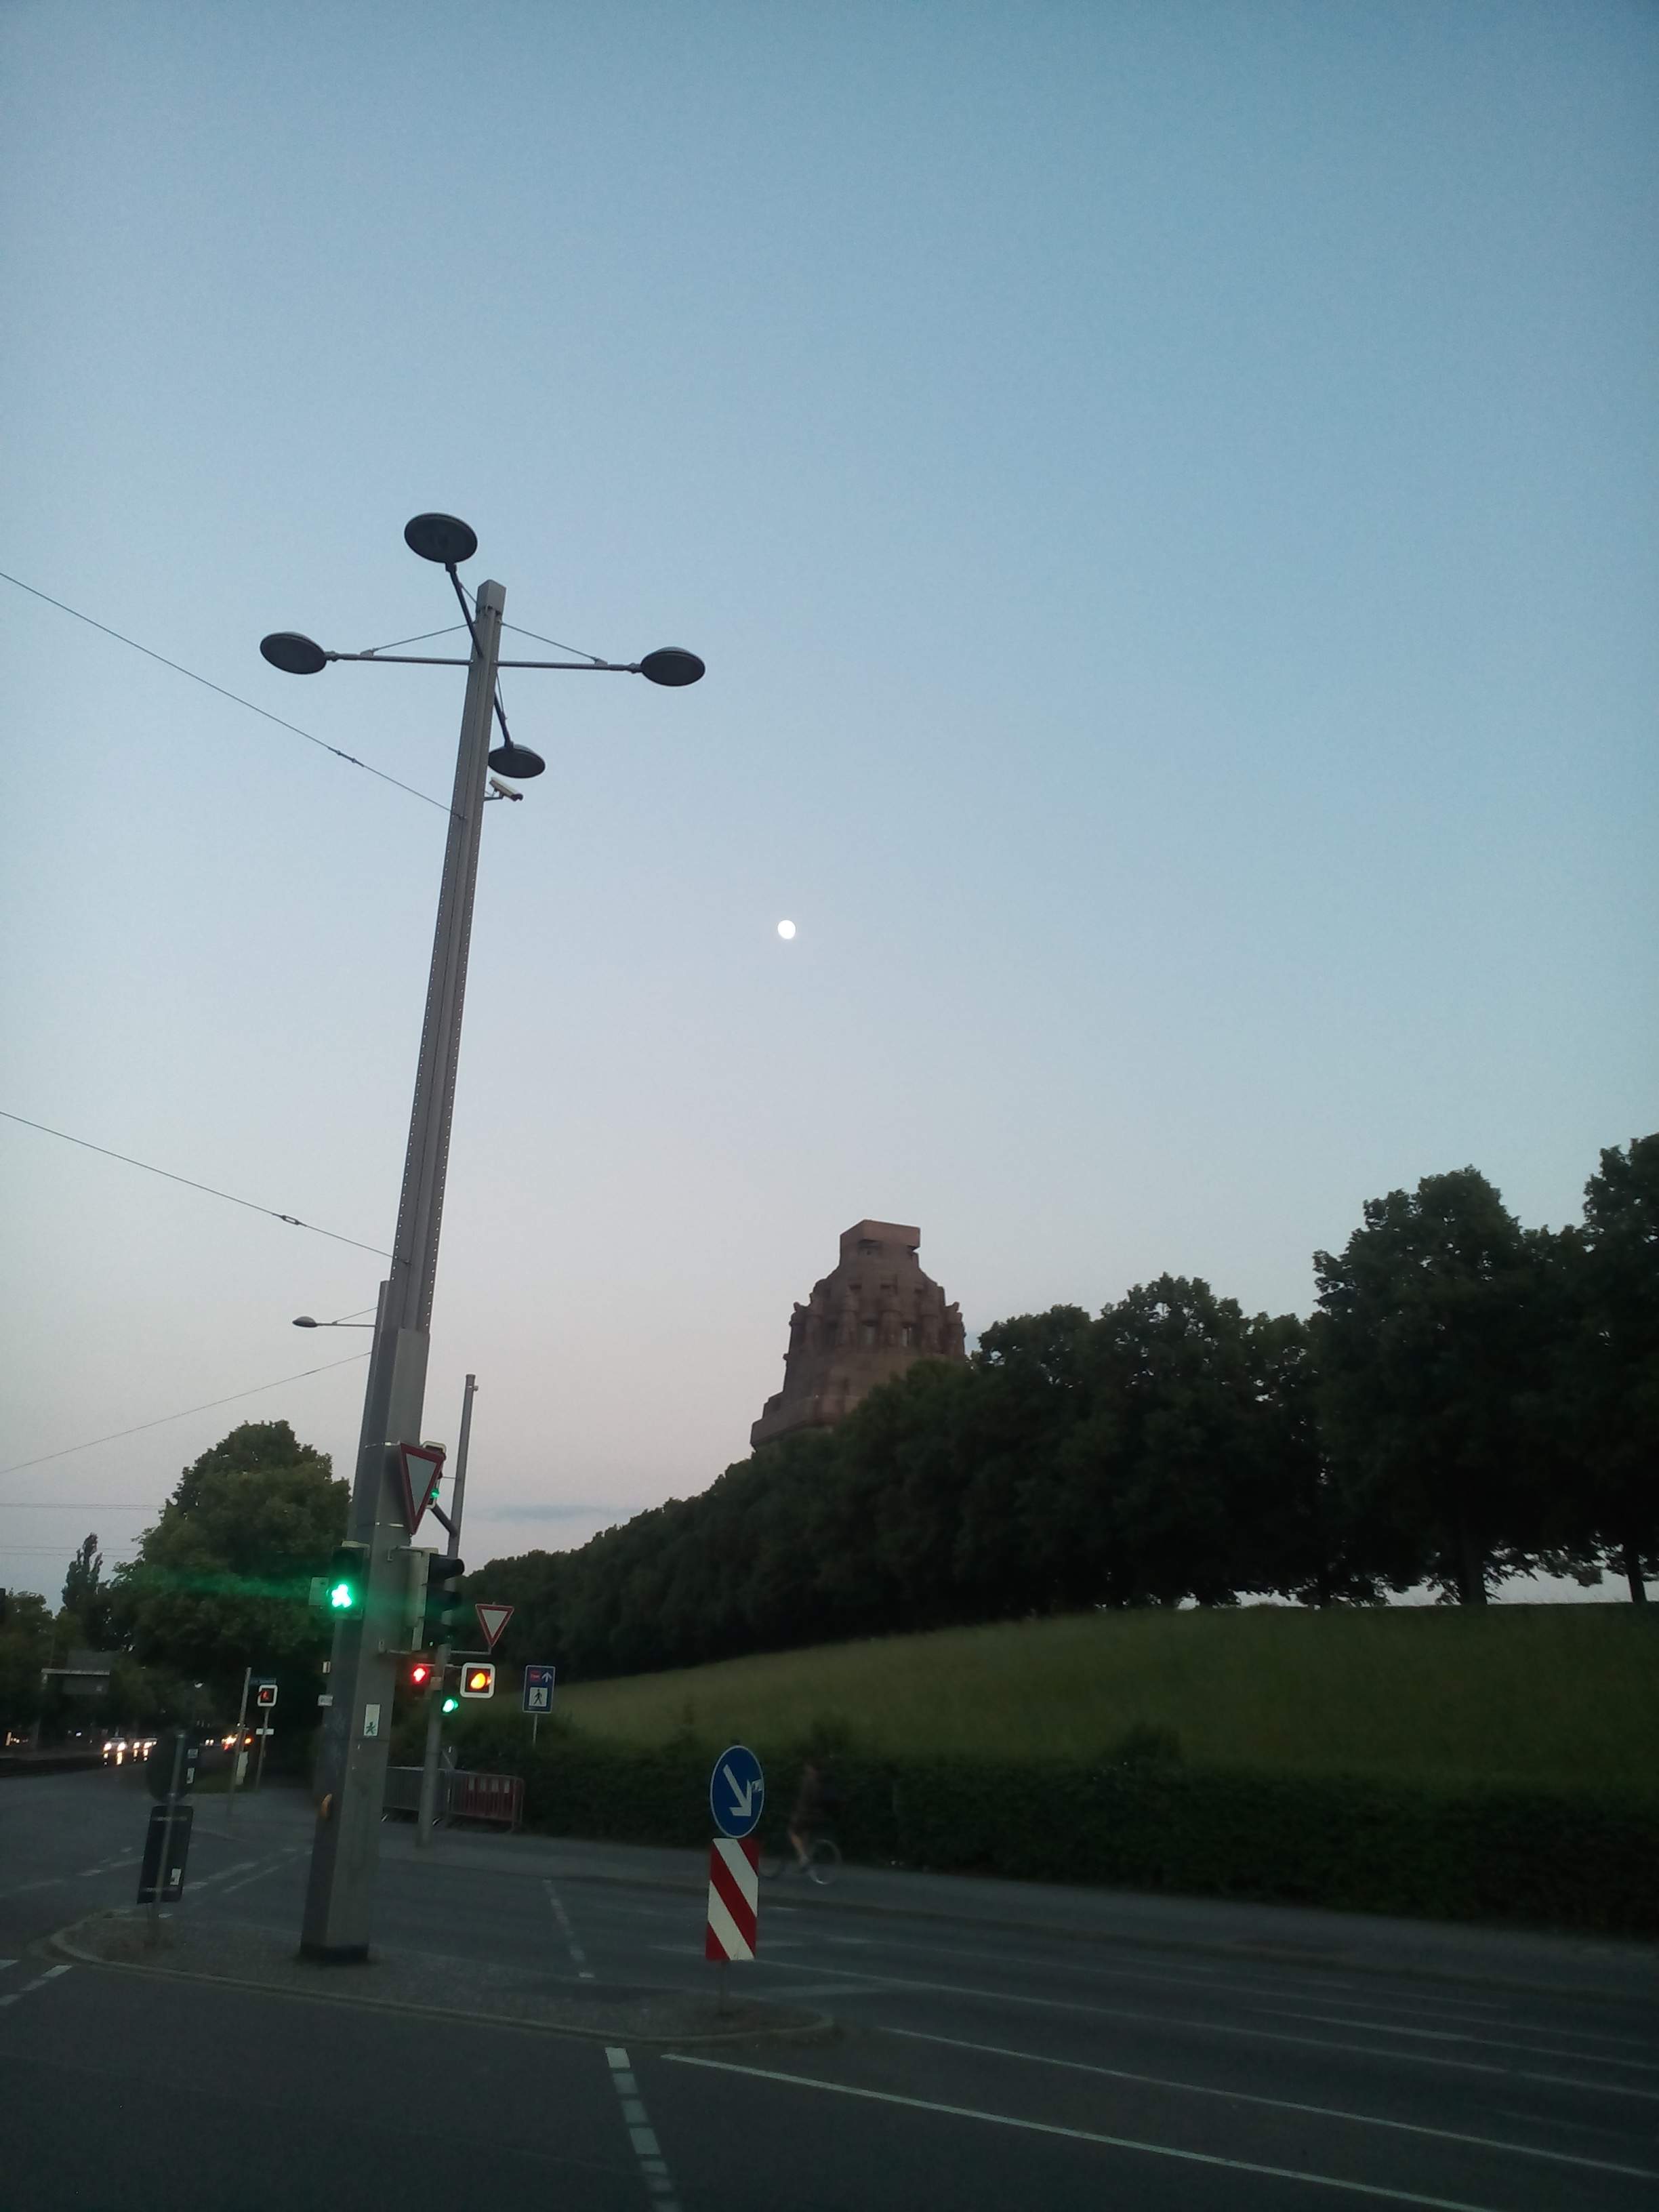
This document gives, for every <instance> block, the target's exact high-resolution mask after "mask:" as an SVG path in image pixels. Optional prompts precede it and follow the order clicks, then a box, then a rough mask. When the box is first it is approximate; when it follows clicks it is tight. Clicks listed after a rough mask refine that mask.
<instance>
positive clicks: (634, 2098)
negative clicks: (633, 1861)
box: [550, 1885, 680, 2212]
mask: <svg viewBox="0 0 1659 2212" xmlns="http://www.w3.org/2000/svg"><path fill="white" fill-rule="evenodd" d="M550 1886H551V1885H550ZM605 2063H607V2065H608V2066H609V2067H610V2069H611V2081H613V2082H614V2083H615V2084H616V2090H617V2098H618V2100H620V2102H621V2105H622V2114H623V2126H624V2127H625V2128H626V2129H627V2130H628V2138H629V2142H631V2143H632V2144H633V2146H634V2155H635V2158H636V2159H638V2160H639V2162H640V2178H641V2180H642V2181H643V2182H644V2183H645V2185H646V2187H647V2190H649V2191H650V2192H651V2197H652V2201H653V2203H654V2205H655V2207H656V2212H680V2208H679V2200H678V2198H677V2197H676V2196H675V2194H674V2184H673V2180H672V2179H671V2176H670V2173H669V2171H668V2162H667V2160H665V2158H664V2156H663V2154H662V2149H661V2147H660V2145H659V2143H658V2142H657V2138H656V2134H655V2131H654V2130H653V2128H652V2125H651V2116H650V2114H649V2113H648V2112H647V2111H646V2109H645V2106H643V2104H641V2101H640V2085H639V2083H638V2082H637V2081H635V2078H634V2071H633V2069H632V2068H631V2067H630V2066H629V2063H628V2053H627V2052H626V2051H623V2050H622V2049H621V2048H619V2046H618V2045H615V2044H607V2045H605Z"/></svg>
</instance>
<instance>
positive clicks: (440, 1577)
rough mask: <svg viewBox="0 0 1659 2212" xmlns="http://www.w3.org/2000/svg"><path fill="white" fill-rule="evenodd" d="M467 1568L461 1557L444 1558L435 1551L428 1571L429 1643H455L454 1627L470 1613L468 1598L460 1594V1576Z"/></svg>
mask: <svg viewBox="0 0 1659 2212" xmlns="http://www.w3.org/2000/svg"><path fill="white" fill-rule="evenodd" d="M465 1572H466V1563H465V1560H462V1559H440V1558H437V1557H436V1556H435V1557H434V1558H433V1559H432V1560H431V1561H430V1562H429V1564H428V1567H427V1571H426V1622H425V1628H426V1634H425V1636H424V1638H422V1641H423V1642H425V1643H428V1644H453V1642H454V1640H455V1631H456V1630H457V1629H458V1628H459V1626H460V1625H461V1623H462V1622H463V1621H464V1620H465V1618H466V1615H467V1606H466V1601H465V1599H464V1598H463V1597H462V1595H461V1577H462V1576H463V1575H464V1574H465Z"/></svg>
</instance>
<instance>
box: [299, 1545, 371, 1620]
mask: <svg viewBox="0 0 1659 2212" xmlns="http://www.w3.org/2000/svg"><path fill="white" fill-rule="evenodd" d="M367 1599H368V1545H367V1544H342V1545H341V1546H340V1547H339V1549H338V1550H337V1552H336V1553H335V1554H334V1556H333V1558H332V1559H331V1560H330V1561H329V1563H328V1572H327V1573H326V1574H325V1575H322V1576H319V1577H318V1578H317V1580H315V1581H314V1582H313V1583H312V1585H311V1601H312V1603H313V1606H315V1607H316V1608H317V1610H318V1611H319V1613H323V1614H324V1615H325V1616H326V1618H327V1619H329V1620H361V1619H362V1612H363V1606H364V1604H365V1602H366V1601H367Z"/></svg>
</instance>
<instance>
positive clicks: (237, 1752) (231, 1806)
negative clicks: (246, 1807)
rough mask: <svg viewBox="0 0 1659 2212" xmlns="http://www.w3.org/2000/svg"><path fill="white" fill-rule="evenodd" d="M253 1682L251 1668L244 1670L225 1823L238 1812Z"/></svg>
mask: <svg viewBox="0 0 1659 2212" xmlns="http://www.w3.org/2000/svg"><path fill="white" fill-rule="evenodd" d="M252 1680H253V1669H252V1667H251V1666H249V1667H244V1668H243V1669H242V1702H241V1704H240V1705H238V1707H237V1708H236V1748H235V1749H234V1751H233V1752H232V1753H231V1754H230V1787H229V1789H228V1790H227V1791H226V1793H225V1823H226V1826H229V1823H230V1816H231V1814H233V1813H234V1811H235V1810H236V1777H237V1775H238V1773H239V1772H240V1769H241V1765H242V1730H243V1729H245V1728H246V1725H247V1686H248V1684H249V1683H250V1682H251V1681H252Z"/></svg>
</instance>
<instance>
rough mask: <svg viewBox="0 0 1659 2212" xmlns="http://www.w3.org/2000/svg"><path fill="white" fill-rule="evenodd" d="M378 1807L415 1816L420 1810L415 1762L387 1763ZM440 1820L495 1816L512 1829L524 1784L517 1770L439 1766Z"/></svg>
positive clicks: (520, 1811)
mask: <svg viewBox="0 0 1659 2212" xmlns="http://www.w3.org/2000/svg"><path fill="white" fill-rule="evenodd" d="M380 1802H381V1809H382V1810H383V1811H385V1812H387V1813H407V1814H409V1815H410V1818H411V1819H416V1818H418V1816H419V1814H420V1810H421V1770H420V1768H419V1767H418V1766H388V1767H387V1769H386V1796H384V1797H383V1798H382V1800H381V1801H380ZM437 1811H438V1818H439V1820H444V1821H447V1820H498V1821H500V1822H501V1825H502V1826H505V1827H507V1828H511V1829H515V1828H517V1827H518V1826H519V1824H520V1821H521V1820H523V1818H524V1784H523V1783H522V1782H521V1781H520V1778H519V1777H518V1776H517V1775H516V1774H467V1773H458V1772H457V1771H455V1769H454V1768H453V1767H448V1766H441V1767H440V1768H439V1770H438V1807H437Z"/></svg>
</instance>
